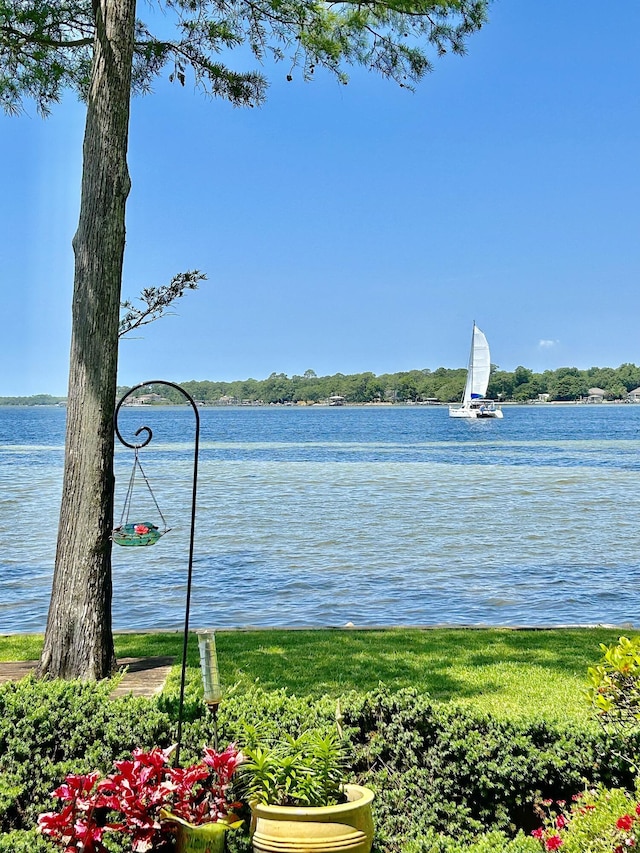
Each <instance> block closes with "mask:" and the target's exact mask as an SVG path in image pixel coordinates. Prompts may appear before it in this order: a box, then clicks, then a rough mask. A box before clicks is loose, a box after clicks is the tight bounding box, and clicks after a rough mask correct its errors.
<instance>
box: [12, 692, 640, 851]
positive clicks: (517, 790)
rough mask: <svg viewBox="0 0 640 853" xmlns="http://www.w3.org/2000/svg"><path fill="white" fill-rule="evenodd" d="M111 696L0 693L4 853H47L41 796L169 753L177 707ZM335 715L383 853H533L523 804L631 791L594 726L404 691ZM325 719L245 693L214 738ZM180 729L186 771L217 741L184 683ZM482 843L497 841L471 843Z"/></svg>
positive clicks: (529, 812) (296, 727)
mask: <svg viewBox="0 0 640 853" xmlns="http://www.w3.org/2000/svg"><path fill="white" fill-rule="evenodd" d="M111 687H112V685H111V683H110V682H107V683H103V684H97V685H96V684H85V683H80V682H56V681H49V682H38V681H35V680H33V679H25V680H23V681H22V682H19V683H18V684H7V685H2V686H0V853H4V851H5V850H7V851H8V850H12V851H16V852H17V851H20V850H22V849H23V848H24V849H25V850H27V849H29V850H34V851H37V853H40V850H45V849H47V847H46V844H45V842H44V841H43V842H42V844H41V843H40V842H41V839H38V840H37V845H38V846H36V842H34V843H32V844H31V846H29V842H28V841H27V840H24V839H26V838H29V837H30V838H31V839H32V840H33V835H32V833H30V832H28V831H29V830H32V828H33V827H34V825H35V822H36V819H37V816H38V814H39V813H40V812H42V811H46V810H49V809H50V808H51V807H52V800H51V797H50V792H51V791H52V790H53V788H54V787H56V785H57V784H59V782H60V781H61V780H62V778H63V777H64V776H65V774H66V773H68V772H70V771H74V772H87V771H89V770H92V769H99V770H102V771H105V770H108V769H109V768H110V766H111V764H112V762H113V760H116V759H119V758H122V757H125V756H127V755H129V754H130V752H131V750H132V749H133V748H134V747H136V746H140V747H144V748H150V747H152V746H154V745H157V746H161V747H166V746H168V745H169V744H170V743H172V742H173V740H174V739H175V730H176V725H175V721H176V712H177V701H176V699H175V697H173V696H169V697H168V698H166V697H165V698H159V699H151V700H149V699H134V698H132V697H129V698H125V699H119V700H110V699H109V698H108V696H109V693H110V690H111ZM340 706H341V725H342V727H343V730H344V733H345V736H346V737H347V738H348V740H349V742H350V743H351V746H352V770H353V775H354V776H355V778H356V779H357V780H358V781H359V782H361V783H363V784H366V785H369V786H370V787H372V788H373V789H374V790H375V792H376V799H375V800H374V819H375V821H376V850H377V851H379V853H382V851H385V853H396V851H397V852H398V853H399V851H403V853H410V851H411V853H458V851H461V850H468V851H470V853H485V850H486V851H488V850H491V851H495V853H501V851H504V853H528V851H530V850H534V849H536V848H535V847H532V846H531V843H530V842H531V839H529V838H525V837H524V836H520V837H517V836H516V833H517V831H518V830H519V829H521V830H524V832H525V833H528V832H529V831H530V829H531V828H533V827H534V826H536V825H537V823H538V821H537V819H536V817H535V815H534V812H533V804H534V802H535V801H536V800H537V799H539V798H540V797H548V798H550V799H569V798H570V797H571V795H572V794H573V793H575V792H576V791H578V790H580V789H581V788H582V787H583V786H584V783H585V781H588V782H589V783H594V782H602V783H604V784H605V785H608V786H622V787H632V786H633V780H632V773H631V770H630V768H629V767H628V766H627V765H626V764H625V763H624V762H623V761H622V759H620V758H618V757H616V753H619V752H620V751H621V748H620V747H621V744H619V743H616V742H615V741H613V740H610V739H607V736H605V734H604V733H602V732H600V731H599V730H598V729H595V728H594V729H582V728H579V727H577V726H569V725H568V726H559V725H556V726H554V725H552V724H549V723H547V722H544V721H539V722H506V721H501V720H496V719H494V718H492V717H490V716H486V715H481V714H478V713H473V712H470V711H468V710H462V709H458V710H456V709H454V708H451V707H450V706H446V707H445V706H439V705H437V704H436V703H434V702H432V701H431V700H430V699H429V697H428V696H425V695H421V694H419V693H417V692H416V691H414V690H409V689H407V690H401V691H398V692H391V691H389V690H387V689H385V688H384V687H380V688H379V689H378V690H376V691H372V692H369V693H365V694H355V693H354V694H349V695H347V696H345V697H343V698H342V699H341V702H340ZM335 719H336V703H335V701H333V700H331V699H328V698H324V699H320V700H311V699H309V698H308V697H296V696H291V695H289V694H287V693H286V692H285V691H269V692H267V691H264V690H262V689H261V688H260V687H259V686H255V687H253V688H251V689H250V690H248V691H246V692H240V691H239V690H231V691H229V694H228V695H227V696H226V697H225V700H224V702H223V703H222V704H221V706H220V712H219V719H218V728H219V738H220V743H221V744H225V743H226V742H228V741H231V740H238V739H239V738H240V737H241V734H242V731H243V727H244V724H245V723H246V722H248V723H250V724H251V725H253V726H259V727H262V728H263V729H265V731H269V732H272V733H277V732H282V731H288V732H290V733H292V734H297V733H299V732H301V731H303V730H305V729H308V728H317V729H320V730H323V731H327V730H329V729H330V728H332V727H334V726H335ZM183 731H184V737H183V746H182V750H183V751H182V753H181V757H182V761H183V763H186V762H191V761H192V760H196V759H197V758H199V756H200V753H201V748H202V745H203V744H205V743H209V744H211V743H212V742H213V731H214V726H213V719H212V717H211V716H210V715H209V714H208V713H207V711H206V709H205V707H204V705H203V703H202V701H201V698H200V695H199V693H198V690H197V688H196V686H195V684H193V685H192V684H191V683H190V684H189V687H188V691H187V697H186V702H185V724H184V730H183ZM627 748H628V742H627ZM636 751H637V750H636ZM25 831H27V835H26V836H25V835H24V832H25ZM487 832H492V833H493V835H486V836H484V837H483V838H481V837H480V836H482V835H483V834H484V833H487ZM3 833H4V835H3ZM8 833H12V835H11V836H9V835H7V834H8ZM21 833H22V834H21ZM496 833H498V834H497V835H496ZM442 836H448V837H449V838H448V840H447V838H444V837H442ZM513 836H516V837H515V838H513V840H509V838H510V837H513ZM9 837H11V838H12V839H13V840H12V842H11V843H13V846H8V845H9V844H10V842H9V841H8V840H7V839H8V838H9ZM474 839H476V840H475V841H474ZM487 839H489V840H487ZM491 839H492V840H491ZM496 839H500V841H499V843H500V844H501V845H502V847H500V846H495V845H496V844H498V841H496ZM473 844H475V845H476V846H475V847H474V846H469V845H473ZM491 844H494V846H490V845H491ZM20 845H22V847H21V846H20ZM43 845H44V846H43ZM429 845H430V846H429ZM447 845H448V846H447ZM456 845H458V846H456ZM464 845H466V846H464ZM483 845H484V846H483ZM487 845H489V846H487ZM229 848H230V850H232V851H236V853H240V851H245V850H248V849H249V842H248V838H247V837H246V834H244V835H243V834H242V833H233V834H230V835H229Z"/></svg>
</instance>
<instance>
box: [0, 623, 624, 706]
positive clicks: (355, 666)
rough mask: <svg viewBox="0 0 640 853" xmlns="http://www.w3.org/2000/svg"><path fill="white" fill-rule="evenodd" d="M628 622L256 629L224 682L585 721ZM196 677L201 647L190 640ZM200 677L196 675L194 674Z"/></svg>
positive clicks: (174, 638)
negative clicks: (609, 647)
mask: <svg viewBox="0 0 640 853" xmlns="http://www.w3.org/2000/svg"><path fill="white" fill-rule="evenodd" d="M621 633H623V632H622V631H621V630H620V629H617V630H611V629H605V628H579V629H578V628H563V629H556V630H510V629H479V630H476V629H446V628H435V629H427V630H420V629H414V628H397V629H389V630H346V629H336V630H324V629H319V630H300V631H286V630H255V631H218V632H216V641H217V647H218V659H219V664H220V673H221V677H222V681H223V684H224V685H225V686H231V685H233V684H236V683H239V684H240V685H242V684H252V683H255V682H258V683H259V684H260V685H261V686H262V687H264V688H265V689H277V688H286V689H287V690H288V691H290V692H292V693H295V694H297V695H309V696H314V697H315V696H320V695H322V694H330V695H333V696H337V695H339V694H342V693H346V692H348V691H350V690H358V691H362V690H368V689H371V688H374V687H376V686H377V685H378V683H379V682H384V683H385V684H387V685H388V686H390V687H392V688H394V689H398V688H401V687H415V688H416V689H418V690H420V691H425V692H427V693H429V694H430V695H431V696H432V697H433V698H434V699H437V700H439V701H442V702H455V703H461V704H464V705H471V706H474V707H476V708H478V709H481V710H483V711H487V712H491V713H493V714H497V715H499V716H503V717H510V718H516V717H530V716H539V715H542V716H545V717H546V718H549V719H573V720H576V721H578V720H579V721H582V722H586V721H587V720H588V718H589V711H588V708H587V706H586V704H585V701H584V699H583V698H582V690H584V688H585V686H586V671H587V667H588V666H590V665H593V664H594V663H596V662H597V661H598V659H599V657H600V649H599V644H600V643H612V642H614V641H616V640H617V639H618V636H619V635H620V634H621ZM41 644H42V637H41V636H39V635H12V636H5V637H0V660H4V661H6V660H31V659H34V658H37V657H38V656H39V653H40V648H41ZM116 653H117V655H118V657H119V658H122V657H145V656H151V655H175V656H176V660H177V661H179V660H180V658H181V654H182V636H181V634H180V633H160V634H118V635H117V636H116ZM188 664H189V667H190V670H191V668H193V672H191V671H190V676H191V675H192V676H193V677H198V675H197V672H198V649H197V643H196V639H195V636H193V637H192V638H191V639H190V646H189V658H188ZM190 680H191V679H190Z"/></svg>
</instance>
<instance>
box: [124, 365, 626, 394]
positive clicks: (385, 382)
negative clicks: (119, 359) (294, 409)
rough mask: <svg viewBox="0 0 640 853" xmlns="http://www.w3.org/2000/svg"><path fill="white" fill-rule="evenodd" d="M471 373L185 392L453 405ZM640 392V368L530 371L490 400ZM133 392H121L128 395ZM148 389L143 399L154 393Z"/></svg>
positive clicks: (442, 371)
mask: <svg viewBox="0 0 640 853" xmlns="http://www.w3.org/2000/svg"><path fill="white" fill-rule="evenodd" d="M466 375H467V371H466V368H459V369H449V368H446V367H439V368H438V369H437V370H433V371H432V370H409V371H403V372H400V373H383V374H381V375H380V376H376V375H375V374H374V373H355V374H350V375H345V374H342V373H336V374H334V375H333V376H317V375H316V373H315V372H314V371H313V370H307V371H305V373H304V374H303V375H302V376H291V377H289V376H287V375H286V374H285V373H272V374H271V376H269V377H268V378H267V379H261V380H258V379H246V380H238V381H235V382H213V381H208V380H205V381H201V382H197V381H190V382H183V383H182V387H183V388H184V389H185V390H186V391H188V393H189V394H191V396H192V397H193V398H194V399H195V400H196V401H198V402H204V403H212V404H216V403H221V402H222V403H224V402H227V403H230V404H238V403H281V404H284V403H298V402H308V403H319V402H325V401H327V400H330V399H331V398H332V397H333V398H340V397H341V398H343V399H344V402H345V403H384V402H390V403H420V402H427V401H433V402H439V403H450V402H455V401H457V400H460V399H461V398H462V393H463V391H464V384H465V380H466ZM638 387H640V367H637V366H636V365H635V364H628V363H627V364H622V365H620V367H618V368H611V367H591V368H589V369H588V370H579V369H578V368H577V367H559V368H557V369H556V370H545V371H544V373H534V372H533V371H532V370H529V369H528V368H526V367H521V366H519V367H516V369H515V370H513V371H507V370H500V369H499V368H498V367H497V366H494V367H493V368H492V372H491V379H490V382H489V388H488V390H487V396H488V397H490V398H492V399H495V400H500V401H505V402H526V401H528V400H537V399H538V398H539V395H541V394H548V395H549V396H548V399H549V400H550V401H575V400H579V399H580V398H584V397H587V396H588V394H589V389H591V388H600V389H602V390H603V391H604V392H605V395H604V396H605V399H607V400H624V399H625V398H626V395H627V394H628V393H629V392H630V391H632V390H635V389H636V388H638ZM126 390H127V389H126V388H121V389H119V392H121V393H124V392H125V391H126ZM153 390H154V389H153V388H151V387H149V388H144V389H141V390H140V391H139V392H137V394H138V396H143V395H144V394H147V393H150V392H153ZM155 390H157V391H158V392H159V393H160V394H161V395H162V396H163V397H164V398H166V399H169V400H170V401H171V402H173V403H183V402H184V399H183V398H182V397H181V395H180V394H179V393H178V392H174V391H173V389H170V388H169V389H168V388H166V387H162V388H158V389H155Z"/></svg>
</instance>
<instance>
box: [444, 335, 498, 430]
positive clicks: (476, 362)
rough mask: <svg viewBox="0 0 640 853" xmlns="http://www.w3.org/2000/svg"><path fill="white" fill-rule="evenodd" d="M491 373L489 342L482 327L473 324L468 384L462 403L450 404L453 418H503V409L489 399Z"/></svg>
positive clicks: (450, 415)
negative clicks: (488, 387)
mask: <svg viewBox="0 0 640 853" xmlns="http://www.w3.org/2000/svg"><path fill="white" fill-rule="evenodd" d="M490 373H491V356H490V354H489V344H488V343H487V339H486V337H485V335H484V332H481V331H480V329H479V328H478V327H477V326H476V324H475V323H474V324H473V334H472V335H471V354H470V355H469V368H468V370H467V384H466V385H465V386H464V396H463V397H462V404H461V405H458V406H449V417H451V418H501V417H502V416H503V415H502V409H501V408H500V406H496V404H495V401H494V400H487V399H486V398H485V394H486V393H487V386H488V385H489V374H490Z"/></svg>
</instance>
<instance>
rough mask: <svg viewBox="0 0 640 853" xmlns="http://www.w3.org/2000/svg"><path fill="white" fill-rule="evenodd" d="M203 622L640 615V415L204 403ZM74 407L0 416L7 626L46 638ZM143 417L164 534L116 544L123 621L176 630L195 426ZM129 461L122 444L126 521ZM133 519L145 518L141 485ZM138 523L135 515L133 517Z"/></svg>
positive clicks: (608, 619) (632, 618)
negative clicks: (143, 542)
mask: <svg viewBox="0 0 640 853" xmlns="http://www.w3.org/2000/svg"><path fill="white" fill-rule="evenodd" d="M200 416H201V452H200V457H199V486H198V513H197V521H196V541H195V560H194V587H193V595H192V609H191V624H192V625H193V626H194V627H198V626H211V627H232V626H329V625H338V626H339V625H344V624H345V623H347V622H352V623H354V624H355V625H357V626H374V625H398V624H402V625H436V624H447V625H531V626H547V625H558V624H596V623H607V624H615V625H623V624H625V623H633V624H640V618H639V616H638V614H639V608H640V548H639V545H640V541H639V536H638V522H639V520H640V406H607V405H600V406H597V405H596V406H528V407H527V406H520V407H505V417H504V419H503V420H502V421H480V422H475V423H467V422H464V421H461V420H454V419H451V418H449V417H448V413H447V410H446V408H444V407H443V408H440V407H434V408H431V407H393V408H391V407H377V408H376V407H362V408H318V407H309V408H300V407H299V408H288V407H287V408H285V407H283V408H279V407H278V408H273V407H266V408H206V409H202V410H201V411H200ZM64 421H65V411H64V409H58V408H13V407H6V408H0V471H1V475H0V476H1V484H2V489H1V490H0V632H5V633H6V632H17V631H41V630H43V629H44V626H45V623H46V615H47V606H48V597H49V593H50V587H51V578H52V571H53V560H54V553H55V537H56V525H57V511H58V505H59V500H60V492H61V480H62V464H63V444H64ZM143 424H148V425H150V426H151V427H152V429H153V431H154V438H153V441H152V442H151V444H150V445H149V447H148V448H145V449H144V450H143V451H141V460H142V464H143V466H144V469H145V472H146V474H147V476H148V477H149V480H150V481H151V484H152V486H153V490H154V494H155V496H156V498H157V500H158V503H159V505H160V507H161V509H162V511H163V513H164V515H165V516H166V518H167V522H168V524H169V525H170V527H171V528H172V529H171V531H170V532H169V533H168V534H167V535H166V536H164V537H163V538H162V539H161V540H160V542H158V544H157V545H155V546H153V547H150V548H120V547H117V546H114V560H113V564H114V608H113V609H114V619H113V621H114V627H115V628H116V629H125V628H132V629H149V628H176V629H179V628H180V627H181V625H182V623H183V619H184V594H185V582H186V572H187V560H188V537H189V520H190V506H191V474H192V463H193V434H194V417H193V412H192V411H191V409H190V408H166V409H165V408H149V409H144V410H141V409H139V408H135V409H134V408H130V409H125V410H122V414H121V429H123V430H125V429H130V430H131V435H132V434H133V432H134V431H135V429H137V428H138V427H139V426H142V425H143ZM132 462H133V457H132V453H131V451H128V450H126V449H125V448H122V447H119V449H118V450H117V453H116V475H117V494H116V508H117V514H118V516H119V513H120V509H121V507H122V503H123V501H124V494H125V490H126V484H127V481H128V477H129V473H130V470H131V465H132ZM133 505H134V509H133V511H132V517H131V519H130V520H132V521H133V520H152V521H153V520H154V518H155V516H154V514H153V513H154V510H153V506H152V504H151V502H150V498H149V495H148V493H147V492H146V490H145V489H144V488H140V489H138V490H137V491H134V496H133ZM133 514H135V515H136V517H135V518H133Z"/></svg>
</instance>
